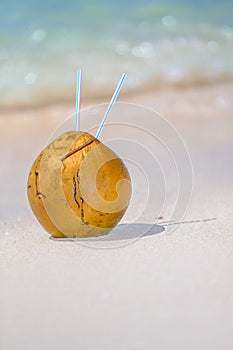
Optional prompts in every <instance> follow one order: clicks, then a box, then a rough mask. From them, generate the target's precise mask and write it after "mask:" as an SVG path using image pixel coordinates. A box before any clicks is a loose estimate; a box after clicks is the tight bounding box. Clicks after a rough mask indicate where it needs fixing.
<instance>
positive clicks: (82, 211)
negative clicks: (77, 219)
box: [77, 170, 88, 225]
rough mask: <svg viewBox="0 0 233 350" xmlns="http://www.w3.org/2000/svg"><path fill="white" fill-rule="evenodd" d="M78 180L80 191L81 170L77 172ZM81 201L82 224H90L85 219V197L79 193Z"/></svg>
mask: <svg viewBox="0 0 233 350" xmlns="http://www.w3.org/2000/svg"><path fill="white" fill-rule="evenodd" d="M77 180H78V190H79V193H80V176H79V170H78V172H77ZM79 198H80V201H81V220H82V225H88V222H86V221H85V219H84V209H83V204H84V199H83V197H81V196H80V195H79Z"/></svg>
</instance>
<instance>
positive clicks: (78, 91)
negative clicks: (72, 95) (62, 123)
mask: <svg viewBox="0 0 233 350" xmlns="http://www.w3.org/2000/svg"><path fill="white" fill-rule="evenodd" d="M81 81H82V71H81V69H78V71H77V83H76V114H75V131H78V130H80V99H81Z"/></svg>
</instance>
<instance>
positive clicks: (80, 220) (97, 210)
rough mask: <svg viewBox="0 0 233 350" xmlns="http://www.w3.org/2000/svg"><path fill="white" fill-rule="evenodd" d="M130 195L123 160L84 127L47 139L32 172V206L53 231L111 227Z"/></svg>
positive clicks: (98, 231)
mask: <svg viewBox="0 0 233 350" xmlns="http://www.w3.org/2000/svg"><path fill="white" fill-rule="evenodd" d="M130 196H131V180H130V176H129V172H128V170H127V168H126V166H125V164H124V163H123V161H122V160H121V159H120V158H119V157H118V156H117V155H116V154H115V153H114V152H113V151H112V150H111V149H110V148H108V147H107V146H105V145H104V144H102V143H101V142H100V141H99V140H97V139H96V138H95V137H94V136H92V135H90V134H88V133H84V132H76V131H73V132H67V133H65V134H63V135H61V136H59V137H58V138H57V139H56V140H55V141H53V142H52V143H51V144H50V145H48V146H47V147H46V148H45V149H44V150H43V151H42V152H41V153H40V154H39V156H38V157H37V159H36V161H35V162H34V164H33V166H32V169H31V171H30V174H29V178H28V199H29V203H30V205H31V208H32V210H33V212H34V214H35V216H36V217H37V219H38V220H39V222H40V223H41V225H42V226H43V227H44V228H45V229H46V230H47V231H48V232H49V233H50V234H51V235H52V236H54V237H63V238H64V237H72V238H73V237H90V236H98V235H103V234H106V233H108V232H109V230H111V229H112V228H113V227H114V226H115V225H116V224H117V223H118V222H119V221H120V220H121V218H122V216H123V215H124V213H125V211H126V209H127V207H128V205H129V201H130Z"/></svg>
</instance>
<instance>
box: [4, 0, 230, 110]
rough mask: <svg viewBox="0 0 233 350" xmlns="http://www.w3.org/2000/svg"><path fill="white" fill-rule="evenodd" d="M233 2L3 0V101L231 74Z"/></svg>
mask: <svg viewBox="0 0 233 350" xmlns="http://www.w3.org/2000/svg"><path fill="white" fill-rule="evenodd" d="M232 13H233V3H232V1H230V0H228V1H226V0H225V1H221V3H220V2H219V1H210V0H208V1H205V0H204V1H200V0H197V1H195V2H194V1H181V0H180V1H171V0H170V1H168V0H167V1H138V0H135V1H130V0H124V1H123V0H118V1H112V0H110V1H109V0H108V1H107V0H105V1H104V0H102V1H101V0H100V1H94V0H89V1H88V0H86V1H85V0H76V1H69V0H68V1H65V0H59V1H40V2H39V1H35V0H31V1H30V0H28V1H23V0H21V1H20V0H19V1H0V106H1V107H2V108H4V107H16V106H22V107H23V106H32V105H41V104H46V103H53V102H61V103H62V102H66V101H67V102H68V101H73V100H74V95H75V70H76V69H77V68H79V67H81V68H82V69H83V72H84V75H83V96H84V97H86V98H98V97H102V96H106V95H109V93H111V92H112V90H113V88H114V86H115V85H116V83H117V81H118V80H119V78H120V75H121V73H122V72H124V71H125V72H127V73H128V77H127V81H126V84H125V87H124V91H125V93H127V92H133V93H134V92H139V91H144V90H147V89H154V88H158V89H159V88H161V87H164V86H168V85H169V86H170V85H172V86H187V85H194V84H207V83H208V84H209V83H215V82H219V81H224V80H229V79H232V78H233V63H232V52H233V27H232Z"/></svg>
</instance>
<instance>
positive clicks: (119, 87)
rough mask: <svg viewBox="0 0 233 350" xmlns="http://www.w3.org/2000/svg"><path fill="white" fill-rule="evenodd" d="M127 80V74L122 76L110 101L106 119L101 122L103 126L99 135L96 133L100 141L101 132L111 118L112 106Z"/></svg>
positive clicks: (98, 131) (99, 130)
mask: <svg viewBox="0 0 233 350" xmlns="http://www.w3.org/2000/svg"><path fill="white" fill-rule="evenodd" d="M125 78H126V73H123V74H122V76H121V79H120V81H119V83H118V85H117V87H116V90H115V92H114V94H113V96H112V99H111V101H110V103H109V105H108V109H107V111H106V113H105V116H104V118H103V120H102V122H101V124H100V126H99V129H98V130H97V133H96V136H95V137H96V139H98V138H99V137H100V134H101V132H102V130H103V127H104V124H105V123H106V121H107V119H108V116H109V113H110V111H111V109H112V106H113V104H114V102H115V101H116V99H117V96H118V95H119V92H120V89H121V87H122V84H123V82H124V80H125Z"/></svg>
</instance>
